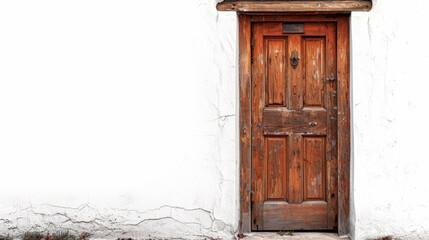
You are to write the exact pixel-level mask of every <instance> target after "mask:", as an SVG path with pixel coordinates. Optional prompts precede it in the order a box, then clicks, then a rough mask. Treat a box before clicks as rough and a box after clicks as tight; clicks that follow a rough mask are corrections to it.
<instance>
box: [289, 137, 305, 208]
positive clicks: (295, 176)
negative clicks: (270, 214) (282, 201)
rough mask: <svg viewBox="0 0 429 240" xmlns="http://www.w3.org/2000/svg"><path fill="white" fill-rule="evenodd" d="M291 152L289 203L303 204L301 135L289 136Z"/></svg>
mask: <svg viewBox="0 0 429 240" xmlns="http://www.w3.org/2000/svg"><path fill="white" fill-rule="evenodd" d="M289 139H290V141H289V142H290V147H289V149H290V151H289V154H290V155H289V158H288V159H289V161H288V170H289V172H288V174H287V176H288V180H289V181H288V186H287V189H288V196H287V201H288V202H289V203H301V202H302V201H303V181H302V165H303V164H302V155H301V149H302V136H301V135H299V134H291V135H289Z"/></svg>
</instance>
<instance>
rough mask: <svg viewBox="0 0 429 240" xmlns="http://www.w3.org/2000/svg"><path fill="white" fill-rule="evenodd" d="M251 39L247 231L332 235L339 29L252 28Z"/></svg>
mask: <svg viewBox="0 0 429 240" xmlns="http://www.w3.org/2000/svg"><path fill="white" fill-rule="evenodd" d="M252 38H253V39H254V40H253V42H254V44H253V46H252V111H251V113H252V115H251V117H252V132H251V134H252V137H251V138H252V193H253V194H252V197H251V210H252V230H298V229H305V230H314V229H333V228H335V227H336V225H337V219H336V218H337V191H338V187H337V186H338V180H337V176H338V175H337V167H338V164H337V161H336V159H337V156H336V149H337V146H336V145H337V143H336V142H337V141H336V138H337V136H336V129H337V127H336V126H337V122H336V121H337V119H336V117H337V111H336V106H335V102H336V84H335V82H336V81H335V77H336V76H335V74H336V51H335V49H336V25H335V23H304V33H303V34H283V33H282V24H281V23H253V25H252ZM292 56H298V57H299V58H298V59H299V60H298V65H296V66H294V65H292V63H291V58H292ZM327 78H328V79H327Z"/></svg>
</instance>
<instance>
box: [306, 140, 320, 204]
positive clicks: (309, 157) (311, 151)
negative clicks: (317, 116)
mask: <svg viewBox="0 0 429 240" xmlns="http://www.w3.org/2000/svg"><path fill="white" fill-rule="evenodd" d="M303 142H304V144H303V152H304V154H303V155H304V167H303V168H304V169H303V175H304V177H303V178H304V186H305V188H304V201H312V200H325V189H326V187H325V184H326V176H325V175H326V174H325V137H324V136H323V137H320V136H305V137H304V139H303Z"/></svg>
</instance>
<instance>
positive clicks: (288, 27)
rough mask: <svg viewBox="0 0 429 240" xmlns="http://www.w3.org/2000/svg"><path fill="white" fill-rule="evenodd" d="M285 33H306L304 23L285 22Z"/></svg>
mask: <svg viewBox="0 0 429 240" xmlns="http://www.w3.org/2000/svg"><path fill="white" fill-rule="evenodd" d="M283 33H304V23H283Z"/></svg>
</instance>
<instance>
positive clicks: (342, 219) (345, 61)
mask: <svg viewBox="0 0 429 240" xmlns="http://www.w3.org/2000/svg"><path fill="white" fill-rule="evenodd" d="M349 38H350V32H349V16H342V17H340V18H338V23H337V45H338V47H337V48H338V51H337V58H338V68H337V77H338V79H337V81H338V83H337V86H338V190H339V193H338V194H339V196H338V223H339V225H338V233H339V235H346V234H348V233H349V214H350V212H349V209H350V94H349V93H350V39H349Z"/></svg>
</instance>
